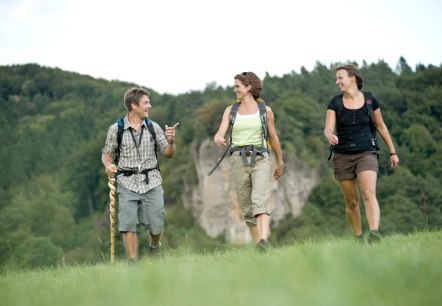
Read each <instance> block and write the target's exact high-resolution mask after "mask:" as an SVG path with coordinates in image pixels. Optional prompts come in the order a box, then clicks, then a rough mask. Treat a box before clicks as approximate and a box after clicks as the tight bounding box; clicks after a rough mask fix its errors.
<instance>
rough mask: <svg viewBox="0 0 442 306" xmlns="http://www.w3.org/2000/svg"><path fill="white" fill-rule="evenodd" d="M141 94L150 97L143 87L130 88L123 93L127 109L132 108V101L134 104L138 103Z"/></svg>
mask: <svg viewBox="0 0 442 306" xmlns="http://www.w3.org/2000/svg"><path fill="white" fill-rule="evenodd" d="M143 96H147V97H150V94H149V92H148V91H147V90H146V89H144V88H131V89H129V90H128V91H126V93H125V94H124V106H125V107H126V109H127V111H128V112H130V111H131V110H132V103H133V104H135V105H140V101H141V98H142V97H143Z"/></svg>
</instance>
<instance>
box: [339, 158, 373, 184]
mask: <svg viewBox="0 0 442 306" xmlns="http://www.w3.org/2000/svg"><path fill="white" fill-rule="evenodd" d="M333 155H334V156H333V166H334V168H335V178H336V179H337V180H338V181H345V180H349V179H352V178H354V177H356V176H357V175H358V174H359V173H360V172H362V171H367V170H371V171H375V172H378V157H377V153H376V151H364V152H361V153H356V154H344V153H333Z"/></svg>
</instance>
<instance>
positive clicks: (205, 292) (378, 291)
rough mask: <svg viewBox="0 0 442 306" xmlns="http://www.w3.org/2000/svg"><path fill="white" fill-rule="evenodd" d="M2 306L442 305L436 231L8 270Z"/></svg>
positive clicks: (441, 241)
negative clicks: (263, 250)
mask: <svg viewBox="0 0 442 306" xmlns="http://www.w3.org/2000/svg"><path fill="white" fill-rule="evenodd" d="M164 251H165V250H164ZM0 305H2V306H3V305H4V306H14V305H26V306H28V305H45V306H48V305H60V306H62V305H108V306H109V305H119V306H122V305H124V306H126V305H204V306H212V305H226V306H227V305H251V306H252V305H253V306H258V305H266V306H277V305H357V306H360V305H376V306H382V305H385V306H391V305H401V306H403V305H425V306H427V305H442V232H440V231H439V232H421V233H414V234H411V235H394V236H389V237H386V238H384V239H383V241H382V243H381V244H376V245H358V244H356V243H355V242H354V241H353V240H352V239H350V238H345V239H344V238H336V239H330V240H321V241H310V242H303V243H299V244H295V245H291V246H284V247H273V248H272V249H271V251H270V252H269V253H267V254H258V253H256V252H255V250H254V248H253V247H252V246H250V247H238V248H234V249H231V250H228V251H223V252H215V253H213V254H194V253H187V252H185V251H180V252H173V253H172V252H170V253H167V252H164V254H163V256H162V257H161V258H159V259H156V260H151V259H149V258H143V259H142V260H141V262H140V263H139V264H138V265H136V266H133V265H128V264H127V263H126V262H124V261H120V262H117V263H115V264H113V265H111V264H105V263H103V264H99V265H94V266H88V265H86V266H85V265H79V266H76V267H72V266H69V267H60V268H54V269H47V270H35V271H29V272H8V271H6V272H4V273H3V274H2V275H1V276H0Z"/></svg>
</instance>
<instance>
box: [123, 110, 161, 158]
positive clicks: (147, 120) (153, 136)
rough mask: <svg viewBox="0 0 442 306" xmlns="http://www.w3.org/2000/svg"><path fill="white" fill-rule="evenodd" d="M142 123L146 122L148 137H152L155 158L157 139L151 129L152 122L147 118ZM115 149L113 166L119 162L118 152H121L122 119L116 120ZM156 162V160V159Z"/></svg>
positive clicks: (153, 130) (152, 128)
mask: <svg viewBox="0 0 442 306" xmlns="http://www.w3.org/2000/svg"><path fill="white" fill-rule="evenodd" d="M144 121H145V122H146V125H147V128H148V130H149V132H150V135H151V136H152V139H153V142H154V145H155V147H154V152H155V158H157V139H156V134H155V129H154V127H153V124H152V121H151V120H150V119H149V118H145V119H144ZM117 126H118V130H117V148H116V150H115V165H117V166H118V162H119V161H120V152H121V149H120V148H121V141H122V140H123V133H124V119H123V118H120V119H118V120H117ZM157 161H158V158H157Z"/></svg>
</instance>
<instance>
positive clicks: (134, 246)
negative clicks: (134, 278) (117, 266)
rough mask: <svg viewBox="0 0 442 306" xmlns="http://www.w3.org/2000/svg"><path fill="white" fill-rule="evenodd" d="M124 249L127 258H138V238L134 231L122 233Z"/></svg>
mask: <svg viewBox="0 0 442 306" xmlns="http://www.w3.org/2000/svg"><path fill="white" fill-rule="evenodd" d="M123 243H124V249H125V250H126V256H127V259H129V260H137V258H138V238H137V233H136V232H124V233H123Z"/></svg>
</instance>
